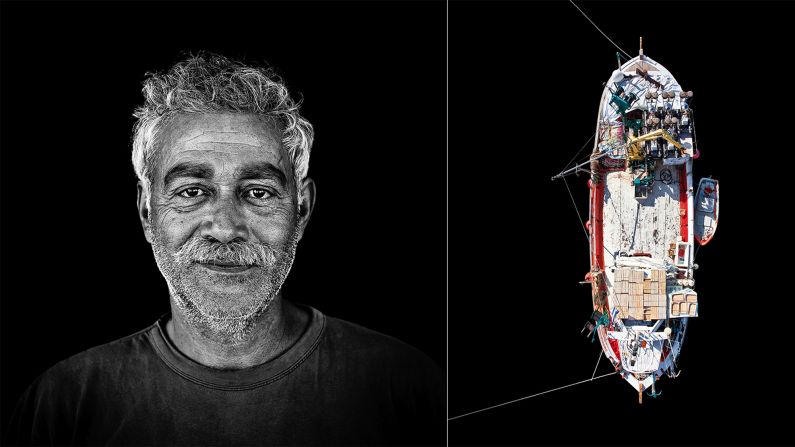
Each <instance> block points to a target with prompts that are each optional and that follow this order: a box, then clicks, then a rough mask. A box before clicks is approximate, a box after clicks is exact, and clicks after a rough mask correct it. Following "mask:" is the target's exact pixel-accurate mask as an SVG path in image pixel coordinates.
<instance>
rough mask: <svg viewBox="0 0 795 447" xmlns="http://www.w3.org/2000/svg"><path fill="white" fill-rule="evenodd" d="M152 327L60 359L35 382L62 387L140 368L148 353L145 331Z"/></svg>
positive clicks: (148, 342)
mask: <svg viewBox="0 0 795 447" xmlns="http://www.w3.org/2000/svg"><path fill="white" fill-rule="evenodd" d="M153 329H155V325H150V326H147V327H146V328H144V329H141V330H140V331H137V332H135V333H133V334H130V335H127V336H125V337H122V338H119V339H116V340H113V341H111V342H108V343H104V344H101V345H97V346H94V347H92V348H89V349H86V350H85V351H82V352H80V353H77V354H75V355H72V356H71V357H68V358H66V359H64V360H61V361H60V362H58V363H56V364H55V365H53V366H52V367H50V368H49V369H48V370H46V371H45V372H44V373H43V374H42V375H41V376H39V378H38V379H37V380H36V382H35V383H36V384H38V385H39V386H48V385H56V384H57V386H64V385H65V381H68V382H73V383H86V382H90V381H93V380H97V379H101V378H102V376H103V375H108V374H110V375H114V376H117V375H118V373H120V372H122V371H125V370H127V371H129V370H130V369H137V368H140V367H141V366H143V364H145V363H146V361H145V358H146V357H149V355H148V354H150V353H151V352H152V346H151V343H150V341H149V340H148V333H149V332H150V331H152V330H153ZM142 360H143V361H142Z"/></svg>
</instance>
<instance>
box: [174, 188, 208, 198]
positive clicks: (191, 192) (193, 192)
mask: <svg viewBox="0 0 795 447" xmlns="http://www.w3.org/2000/svg"><path fill="white" fill-rule="evenodd" d="M203 195H204V191H202V190H201V189H199V188H187V189H184V190H182V191H181V192H180V193H179V196H180V197H186V198H189V199H190V198H193V197H199V196H203Z"/></svg>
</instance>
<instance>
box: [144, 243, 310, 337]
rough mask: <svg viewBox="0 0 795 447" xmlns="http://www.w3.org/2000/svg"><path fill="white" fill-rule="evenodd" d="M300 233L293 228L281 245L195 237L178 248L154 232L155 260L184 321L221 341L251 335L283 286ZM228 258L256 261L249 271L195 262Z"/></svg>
mask: <svg viewBox="0 0 795 447" xmlns="http://www.w3.org/2000/svg"><path fill="white" fill-rule="evenodd" d="M297 245H298V235H297V231H296V229H293V231H292V233H291V235H290V237H289V239H288V241H287V243H286V244H285V246H284V247H282V248H274V247H271V246H269V245H265V244H255V243H248V242H247V243H242V244H238V243H231V244H221V243H214V244H210V243H207V242H205V241H204V240H203V239H201V238H200V237H193V238H192V239H190V240H188V241H187V242H186V243H185V244H183V245H182V246H181V247H180V248H179V249H178V250H177V251H175V252H172V251H170V249H169V248H168V247H167V246H166V244H165V243H164V238H163V237H162V234H161V233H160V232H159V231H158V229H157V228H153V231H152V251H153V253H154V255H155V261H156V262H157V266H158V268H159V269H160V272H161V273H162V274H163V277H164V278H165V279H166V282H167V283H168V288H169V291H170V292H171V298H172V302H173V304H174V307H175V308H176V309H177V311H179V313H180V314H181V316H182V319H183V321H184V322H185V323H186V324H187V325H189V326H191V327H192V328H194V329H196V330H198V332H199V333H201V334H202V335H203V336H204V337H206V338H208V339H210V340H213V341H216V342H218V343H222V344H237V343H240V342H243V341H246V340H248V339H249V338H250V336H251V334H252V332H253V329H254V328H255V327H256V324H257V322H258V321H259V317H260V316H261V315H262V314H263V313H265V312H266V311H267V310H268V308H269V307H270V304H271V303H272V302H273V300H274V299H275V298H276V296H277V295H278V293H279V291H280V290H281V287H282V284H284V280H285V279H287V275H288V273H289V272H290V268H291V267H292V265H293V260H294V259H295V251H296V247H297ZM209 259H224V260H235V261H237V262H241V261H243V262H244V263H247V264H251V265H253V267H252V270H253V271H249V273H247V274H245V275H223V274H217V273H213V272H210V271H208V270H206V269H205V268H204V267H202V266H200V265H198V264H196V262H195V261H197V260H204V261H206V260H209Z"/></svg>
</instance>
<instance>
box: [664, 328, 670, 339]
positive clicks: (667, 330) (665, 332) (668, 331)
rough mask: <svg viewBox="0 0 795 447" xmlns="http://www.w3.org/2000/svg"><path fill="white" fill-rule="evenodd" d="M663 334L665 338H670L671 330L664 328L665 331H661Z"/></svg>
mask: <svg viewBox="0 0 795 447" xmlns="http://www.w3.org/2000/svg"><path fill="white" fill-rule="evenodd" d="M663 334H665V336H666V337H670V336H671V328H669V327H667V328H665V330H663Z"/></svg>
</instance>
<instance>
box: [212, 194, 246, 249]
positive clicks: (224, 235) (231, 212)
mask: <svg viewBox="0 0 795 447" xmlns="http://www.w3.org/2000/svg"><path fill="white" fill-rule="evenodd" d="M201 236H202V237H205V238H207V237H210V238H213V239H215V240H217V241H219V242H221V243H224V244H226V243H229V242H232V241H234V240H235V239H242V240H244V241H247V240H248V239H249V236H250V234H249V228H248V224H247V223H246V219H245V216H244V214H243V210H242V209H240V204H239V203H237V200H236V199H235V198H234V197H225V198H222V199H219V200H218V201H217V202H216V204H215V207H214V208H213V210H212V212H211V213H210V214H209V215H208V216H207V218H206V219H205V221H204V222H202V226H201Z"/></svg>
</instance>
